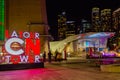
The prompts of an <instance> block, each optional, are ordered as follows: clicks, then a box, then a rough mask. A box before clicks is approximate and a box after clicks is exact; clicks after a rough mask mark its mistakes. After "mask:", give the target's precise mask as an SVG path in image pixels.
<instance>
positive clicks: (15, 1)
mask: <svg viewBox="0 0 120 80" xmlns="http://www.w3.org/2000/svg"><path fill="white" fill-rule="evenodd" d="M47 24H48V23H47V15H46V2H45V0H0V34H3V33H4V29H6V30H8V31H9V34H11V33H12V32H13V31H14V30H15V31H16V32H19V31H22V32H24V31H25V32H26V31H27V32H38V33H39V34H40V36H41V37H40V41H41V51H43V50H46V51H48V49H49V44H48V36H49V35H48V27H49V26H48V25H47ZM3 35H4V34H3ZM3 35H0V40H3V39H4V36H3Z"/></svg>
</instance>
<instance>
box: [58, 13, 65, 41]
mask: <svg viewBox="0 0 120 80" xmlns="http://www.w3.org/2000/svg"><path fill="white" fill-rule="evenodd" d="M66 21H67V18H66V12H62V14H60V15H58V39H59V40H63V39H65V38H66V35H65V31H66V28H67V24H66Z"/></svg>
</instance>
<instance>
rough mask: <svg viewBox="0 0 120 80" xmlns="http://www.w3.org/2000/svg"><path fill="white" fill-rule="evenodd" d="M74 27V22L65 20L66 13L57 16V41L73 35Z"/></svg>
mask: <svg viewBox="0 0 120 80" xmlns="http://www.w3.org/2000/svg"><path fill="white" fill-rule="evenodd" d="M75 26H76V25H75V21H69V20H67V17H66V12H62V14H60V15H58V40H63V39H65V38H66V37H68V36H72V35H75Z"/></svg>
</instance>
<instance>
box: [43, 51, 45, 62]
mask: <svg viewBox="0 0 120 80" xmlns="http://www.w3.org/2000/svg"><path fill="white" fill-rule="evenodd" d="M43 62H46V51H44V53H43Z"/></svg>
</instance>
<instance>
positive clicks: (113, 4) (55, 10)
mask: <svg viewBox="0 0 120 80" xmlns="http://www.w3.org/2000/svg"><path fill="white" fill-rule="evenodd" d="M46 7H47V17H48V25H49V26H50V28H51V30H50V32H51V34H52V35H53V36H54V37H56V36H57V35H56V33H57V27H58V26H57V24H58V23H57V18H58V15H59V14H61V13H62V12H63V11H65V12H66V16H67V20H72V21H76V22H77V23H80V22H81V20H82V19H86V20H88V21H89V22H91V13H92V8H93V7H98V8H100V10H102V9H111V10H112V11H114V10H116V9H118V8H119V7H120V1H115V0H106V1H103V0H81V2H80V1H73V0H71V1H68V0H57V1H53V0H46Z"/></svg>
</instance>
